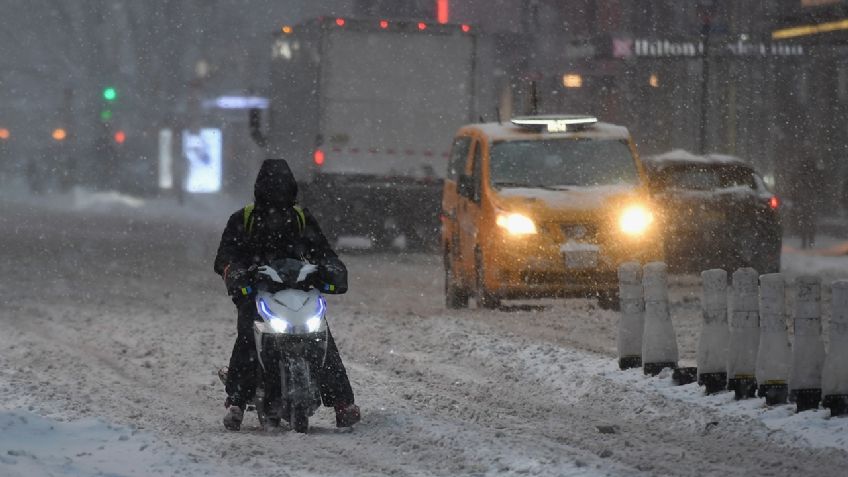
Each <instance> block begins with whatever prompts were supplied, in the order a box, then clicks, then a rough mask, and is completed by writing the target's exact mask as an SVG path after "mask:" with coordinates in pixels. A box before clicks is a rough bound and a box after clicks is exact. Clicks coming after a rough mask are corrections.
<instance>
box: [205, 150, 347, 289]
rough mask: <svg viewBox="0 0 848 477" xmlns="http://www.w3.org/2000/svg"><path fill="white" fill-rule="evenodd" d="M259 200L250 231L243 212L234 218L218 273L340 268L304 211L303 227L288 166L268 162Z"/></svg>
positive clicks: (256, 194)
mask: <svg viewBox="0 0 848 477" xmlns="http://www.w3.org/2000/svg"><path fill="white" fill-rule="evenodd" d="M253 196H254V199H255V201H256V202H255V203H254V207H253V210H252V213H251V214H250V216H249V220H248V227H245V209H244V208H242V209H239V210H238V211H236V212H235V213H233V214H232V215H231V216H230V219H229V220H228V221H227V226H226V228H225V229H224V233H223V234H222V235H221V243H220V245H218V253H217V255H216V256H215V273H217V274H219V275H221V276H222V277H223V278H224V279H225V280H226V278H227V277H226V274H227V273H232V271H235V270H244V269H247V268H248V267H250V266H251V265H266V264H268V263H270V262H271V261H273V260H279V259H284V258H294V259H298V260H304V261H307V262H310V263H314V264H318V265H322V264H328V263H334V264H340V263H341V262H340V261H339V260H338V257H337V255H336V253H335V252H333V250H332V248H330V244H329V242H328V241H327V238H326V237H325V236H324V234H323V233H322V232H321V228H320V227H319V226H318V222H317V221H316V220H315V218H314V217H313V216H312V214H310V213H309V211H308V210H306V209H300V210H301V211H302V212H303V219H302V220H303V226H302V228H301V225H300V224H299V222H300V221H301V218H300V217H298V215H299V214H298V212H297V210H296V209H295V205H296V203H297V202H296V201H297V182H296V181H295V178H294V174H292V171H291V169H290V168H289V165H288V164H287V163H286V161H284V160H282V159H267V160H266V161H265V162H263V163H262V167H261V168H260V169H259V174H258V175H257V177H256V185H255V187H254V191H253Z"/></svg>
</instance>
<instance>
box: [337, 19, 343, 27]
mask: <svg viewBox="0 0 848 477" xmlns="http://www.w3.org/2000/svg"><path fill="white" fill-rule="evenodd" d="M344 24H345V19H344V18H336V25H338V26H344Z"/></svg>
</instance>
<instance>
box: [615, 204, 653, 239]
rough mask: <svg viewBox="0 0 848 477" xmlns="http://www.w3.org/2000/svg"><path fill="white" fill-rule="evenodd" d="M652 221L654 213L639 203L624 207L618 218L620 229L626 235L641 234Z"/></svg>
mask: <svg viewBox="0 0 848 477" xmlns="http://www.w3.org/2000/svg"><path fill="white" fill-rule="evenodd" d="M653 221H654V214H652V213H651V211H650V210H648V209H646V208H645V207H643V206H641V205H631V206H630V207H628V208H626V209H624V212H622V213H621V217H620V218H619V220H618V225H619V227H621V231H622V232H624V233H626V234H627V235H641V234H643V233H644V232H645V231H646V230H647V229H648V227H649V226H650V225H651V223H653Z"/></svg>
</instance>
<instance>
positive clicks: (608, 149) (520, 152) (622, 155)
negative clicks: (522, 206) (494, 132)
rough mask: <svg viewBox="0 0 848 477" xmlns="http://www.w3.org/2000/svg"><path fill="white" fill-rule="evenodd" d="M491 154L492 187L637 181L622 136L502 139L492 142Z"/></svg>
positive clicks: (552, 186)
mask: <svg viewBox="0 0 848 477" xmlns="http://www.w3.org/2000/svg"><path fill="white" fill-rule="evenodd" d="M490 155H491V168H490V170H491V173H490V176H491V182H492V185H494V186H495V187H542V188H557V187H568V186H596V185H614V184H636V183H637V182H638V181H639V174H638V173H637V171H636V163H635V162H634V160H633V156H632V155H631V153H630V148H629V147H627V143H625V142H624V141H621V140H597V139H548V140H544V141H504V142H498V143H495V144H494V145H493V146H492V152H491V154H490Z"/></svg>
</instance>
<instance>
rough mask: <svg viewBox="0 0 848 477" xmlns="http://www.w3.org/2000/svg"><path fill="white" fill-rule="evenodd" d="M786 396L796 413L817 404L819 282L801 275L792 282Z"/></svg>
mask: <svg viewBox="0 0 848 477" xmlns="http://www.w3.org/2000/svg"><path fill="white" fill-rule="evenodd" d="M795 283H796V298H795V314H794V316H793V327H794V330H795V342H794V343H793V347H792V375H791V377H790V379H789V392H790V396H792V397H794V398H795V404H796V406H797V412H802V411H806V410H808V409H816V408H818V406H819V402H820V401H821V394H822V389H821V378H822V366H823V362H824V342H823V341H822V336H821V279H820V278H819V277H813V276H801V277H798V279H797V280H796V282H795Z"/></svg>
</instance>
